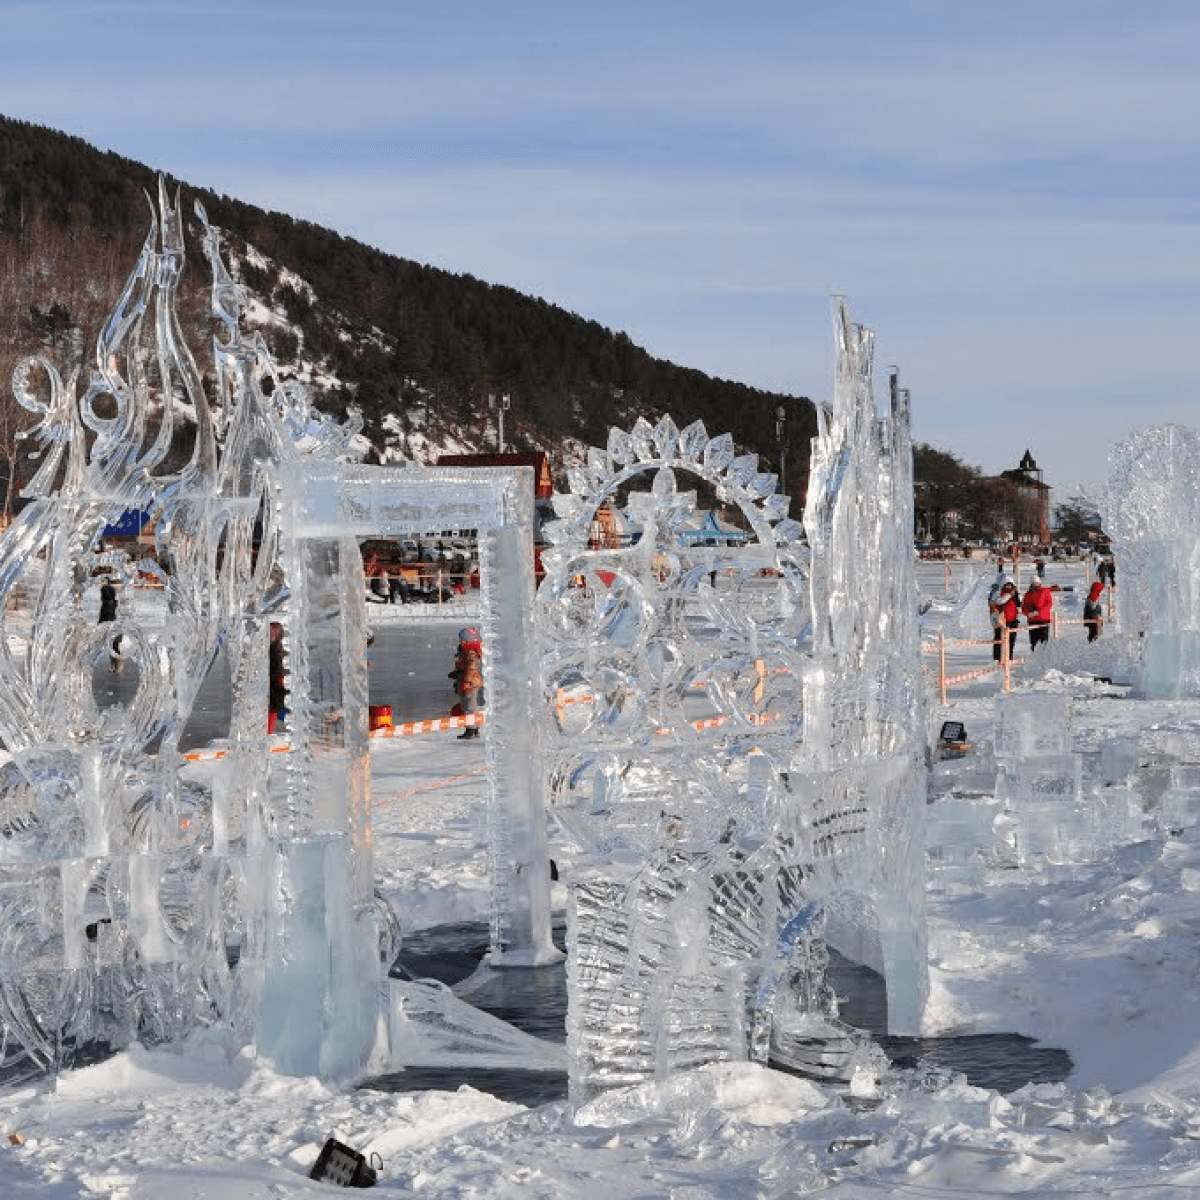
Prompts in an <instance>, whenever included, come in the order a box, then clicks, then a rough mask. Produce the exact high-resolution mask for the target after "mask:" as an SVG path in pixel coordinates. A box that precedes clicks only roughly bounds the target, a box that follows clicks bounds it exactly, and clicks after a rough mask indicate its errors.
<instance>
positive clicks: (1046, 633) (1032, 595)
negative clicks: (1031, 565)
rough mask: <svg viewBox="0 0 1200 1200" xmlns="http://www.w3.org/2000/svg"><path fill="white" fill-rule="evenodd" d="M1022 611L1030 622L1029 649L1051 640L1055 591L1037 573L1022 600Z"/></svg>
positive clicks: (1034, 648)
mask: <svg viewBox="0 0 1200 1200" xmlns="http://www.w3.org/2000/svg"><path fill="white" fill-rule="evenodd" d="M1021 611H1022V612H1023V613H1024V614H1025V619H1026V621H1027V622H1028V624H1029V649H1030V650H1031V651H1032V650H1036V649H1037V648H1038V647H1039V646H1040V645H1041V644H1042V643H1043V642H1048V641H1049V640H1050V622H1051V620H1053V616H1054V593H1053V592H1052V591H1051V590H1050V589H1049V588H1048V587H1046V585H1045V584H1044V583H1042V581H1041V580H1040V579H1039V578H1038V577H1037V576H1036V575H1035V576H1034V577H1033V582H1032V583H1031V584H1030V585H1029V591H1027V592H1026V593H1025V599H1024V600H1023V601H1021Z"/></svg>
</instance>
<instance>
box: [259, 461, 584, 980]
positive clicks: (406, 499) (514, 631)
mask: <svg viewBox="0 0 1200 1200" xmlns="http://www.w3.org/2000/svg"><path fill="white" fill-rule="evenodd" d="M282 486H283V496H284V513H285V515H284V521H283V524H284V528H285V531H286V532H285V537H284V547H285V549H284V566H285V573H286V575H287V577H288V579H289V580H292V581H295V586H296V587H299V588H303V589H304V591H305V596H304V602H303V603H302V604H296V603H295V601H293V603H292V607H293V608H294V609H296V610H297V611H300V610H303V611H304V612H305V613H306V615H305V616H304V617H302V620H303V621H304V622H305V625H304V627H303V628H302V629H301V630H300V631H299V633H298V637H297V639H296V642H297V653H298V656H299V661H298V663H297V669H299V670H300V671H301V673H302V676H303V678H304V679H305V680H306V686H307V687H308V688H309V690H310V693H311V701H312V702H311V703H310V704H309V706H308V708H309V719H308V722H307V724H306V725H305V727H304V729H303V730H302V731H301V735H300V737H299V746H298V748H297V750H296V752H295V753H296V754H297V761H296V763H295V769H296V771H297V772H298V777H297V781H296V791H297V796H302V795H311V796H312V801H311V803H312V819H313V821H314V823H315V824H314V828H316V829H319V830H320V831H321V832H322V833H324V832H334V833H338V832H341V831H344V833H345V836H346V837H347V839H348V852H349V853H350V855H351V856H352V862H353V869H352V871H351V874H350V878H351V879H352V881H353V883H352V886H353V896H352V900H353V904H354V905H355V906H356V907H358V908H362V907H364V906H369V905H370V902H371V887H372V872H371V869H370V821H369V807H370V801H369V794H368V783H367V780H368V765H369V757H368V754H367V745H368V740H367V735H366V730H367V688H366V676H365V663H364V659H363V644H364V642H363V638H364V635H365V630H364V629H363V622H364V621H365V608H364V605H363V602H362V564H361V560H360V559H359V557H358V551H357V539H360V538H364V537H378V536H381V535H382V536H395V537H404V536H421V535H422V534H427V533H428V531H429V530H430V529H431V528H437V529H442V528H451V527H453V528H460V529H476V530H477V531H478V537H479V554H480V603H481V609H482V617H481V620H480V624H481V626H482V633H483V643H484V656H483V676H484V690H485V694H486V695H487V720H486V724H485V726H484V739H485V746H486V749H485V753H486V756H487V765H488V789H489V790H488V834H487V836H488V857H489V866H490V872H491V910H492V911H491V956H490V961H491V964H492V965H493V966H506V967H507V966H538V965H541V964H543V963H549V962H553V961H558V960H559V959H560V958H561V954H560V952H559V951H558V950H557V949H556V948H555V946H554V943H553V940H552V937H551V925H550V874H549V871H550V867H549V856H548V850H547V845H546V829H545V821H546V815H545V804H544V801H543V795H542V766H541V749H540V746H541V743H540V738H539V736H538V729H537V725H536V722H535V721H534V719H533V716H534V694H535V687H536V683H535V680H536V661H537V660H536V655H535V645H536V641H535V636H534V629H533V625H532V612H533V561H534V557H533V491H534V489H533V479H532V471H531V469H530V468H529V467H512V468H502V467H487V468H461V467H460V468H445V467H438V468H420V467H406V468H404V469H396V468H384V467H368V466H362V465H358V464H350V463H337V462H329V461H323V462H320V463H316V462H314V463H312V464H311V465H306V466H305V469H304V470H303V471H301V472H297V473H295V474H294V475H293V476H292V478H291V479H290V480H286V481H284V482H283V485H282ZM331 570H332V571H334V572H337V573H339V578H340V580H341V582H340V583H338V584H336V585H334V584H331V583H330V582H328V579H329V572H330V571H331ZM351 610H353V611H352V612H351ZM339 681H340V682H339ZM330 688H332V691H330ZM331 731H332V733H331ZM330 736H332V737H333V739H334V741H333V744H332V745H331V744H330V743H329V740H328V739H329V738H330ZM331 751H332V752H333V753H334V758H333V760H332V765H331V761H330V759H329V753H330V752H331ZM331 769H332V770H333V775H334V776H336V779H335V778H334V777H333V776H331V775H330V771H331Z"/></svg>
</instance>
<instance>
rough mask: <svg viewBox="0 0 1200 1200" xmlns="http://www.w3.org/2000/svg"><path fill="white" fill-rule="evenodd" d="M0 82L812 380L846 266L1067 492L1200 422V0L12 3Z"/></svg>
mask: <svg viewBox="0 0 1200 1200" xmlns="http://www.w3.org/2000/svg"><path fill="white" fill-rule="evenodd" d="M0 112H3V113H4V114H5V115H7V116H10V117H17V118H20V119H22V120H29V121H34V122H37V123H39V124H44V125H48V126H51V127H53V128H56V129H62V130H64V131H66V132H68V133H71V134H75V135H77V136H79V137H82V138H83V139H85V140H86V141H88V142H91V143H93V144H95V145H96V146H98V147H100V148H102V149H106V150H113V151H115V152H117V153H119V154H122V155H124V156H126V157H129V158H133V159H137V160H138V161H141V162H144V163H146V164H148V165H150V166H152V167H156V168H160V169H163V170H166V171H169V172H171V173H172V174H174V175H176V176H178V177H179V178H181V179H183V180H186V181H189V182H192V183H195V184H197V185H200V186H204V187H209V188H212V189H214V190H216V191H219V192H224V193H226V194H229V195H233V196H236V197H238V198H239V199H242V200H245V201H247V202H250V203H253V204H258V205H261V206H263V207H266V208H271V209H276V210H279V211H283V212H287V213H290V214H292V215H295V216H298V217H303V218H306V219H309V220H312V221H316V222H318V223H320V224H322V225H327V226H329V227H331V228H333V229H335V230H337V231H338V232H339V233H342V234H345V235H348V236H352V237H356V238H359V239H361V240H362V241H364V242H367V243H369V244H371V245H374V246H378V247H380V248H382V249H384V250H387V251H389V252H392V253H395V254H398V255H401V256H403V257H406V258H412V259H416V260H418V261H420V262H426V263H430V264H432V265H434V266H438V267H442V268H445V269H447V270H451V271H455V272H468V273H470V274H472V275H475V276H476V277H478V278H481V279H485V280H488V281H489V282H493V283H502V284H506V285H508V286H511V287H514V288H517V289H518V290H520V291H522V292H527V293H530V294H533V295H537V296H541V297H543V298H545V299H546V300H548V301H550V302H552V303H555V304H559V305H561V306H563V307H564V308H567V309H569V310H570V311H572V312H576V313H579V314H580V315H582V316H585V317H588V318H590V319H594V320H597V321H599V322H600V323H601V324H604V325H606V326H608V327H610V328H612V329H620V330H624V331H626V332H627V333H628V334H629V336H630V337H631V338H633V340H634V341H635V342H637V343H639V344H640V345H643V346H645V347H646V349H647V350H649V351H650V352H651V353H652V354H655V355H658V356H660V357H663V358H668V359H671V360H673V361H675V362H678V363H681V364H684V365H687V366H691V367H696V368H698V369H700V370H702V371H705V372H707V373H709V374H712V375H716V376H720V377H722V378H726V379H736V380H739V381H742V382H745V383H749V384H752V385H755V386H759V387H763V388H770V389H777V390H782V391H785V392H790V393H793V394H803V395H808V396H811V397H812V398H814V399H824V398H827V397H828V394H829V390H830V387H831V382H832V372H833V366H832V349H831V338H830V332H829V328H830V320H829V310H830V297H831V296H832V295H833V294H835V293H842V294H845V295H847V296H849V297H850V302H851V307H852V311H853V312H854V314H855V317H856V318H857V319H858V320H860V321H862V322H863V323H864V324H867V325H869V326H871V327H872V328H874V329H875V330H876V333H877V392H878V394H879V396H880V398H881V400H882V398H883V397H884V395H885V394H886V390H887V388H886V374H887V368H888V367H889V366H890V365H892V364H895V365H897V366H898V367H899V369H900V373H901V379H902V381H903V382H904V383H905V384H906V385H907V386H908V387H909V388H910V389H911V392H912V396H913V407H914V417H915V425H916V435H917V437H918V438H920V439H922V440H928V441H932V442H934V443H935V444H936V445H939V446H941V447H943V448H945V449H948V450H952V451H954V452H955V453H957V454H959V455H960V456H961V457H962V458H964V459H965V460H966V461H967V462H971V463H976V464H978V465H980V466H982V467H983V468H984V469H986V470H989V471H991V470H1001V469H1003V468H1005V467H1009V466H1013V465H1015V464H1016V462H1017V460H1018V459H1019V458H1020V456H1021V454H1022V453H1023V452H1024V450H1025V449H1026V447H1028V448H1029V449H1031V450H1032V452H1033V454H1034V457H1035V458H1036V459H1037V460H1038V462H1039V465H1040V466H1041V467H1042V468H1043V470H1044V471H1045V476H1046V480H1047V482H1049V483H1051V484H1052V485H1054V487H1055V489H1056V493H1055V498H1056V499H1058V500H1064V499H1066V498H1067V497H1068V496H1069V495H1070V494H1072V493H1074V492H1075V491H1076V489H1077V486H1078V485H1079V484H1080V483H1083V484H1084V485H1088V486H1094V485H1096V484H1099V483H1101V482H1103V480H1104V478H1105V477H1106V475H1107V459H1108V453H1109V448H1110V446H1111V445H1112V443H1114V442H1115V441H1117V440H1119V439H1120V438H1122V437H1124V436H1126V435H1127V434H1128V433H1129V432H1131V431H1132V430H1133V429H1135V428H1137V427H1139V426H1141V425H1145V424H1150V423H1157V422H1162V421H1177V422H1181V423H1184V424H1190V425H1195V424H1197V423H1200V404H1198V403H1197V396H1198V395H1200V372H1198V370H1197V367H1196V365H1195V364H1193V363H1192V361H1191V359H1192V357H1193V353H1192V351H1193V347H1194V346H1195V345H1196V344H1197V335H1198V334H1200V5H1195V4H1193V3H1191V0H1186V2H1185V0H1180V2H1174V0H1157V2H1154V3H1150V4H1145V5H1139V6H1133V5H1129V4H1127V3H1124V2H1122V3H1110V2H1109V0H1051V2H1049V3H1048V2H1046V0H1038V2H1029V0H1009V2H1007V3H1005V4H1003V5H987V6H985V5H983V4H980V3H970V2H968V3H963V2H962V0H928V2H921V0H912V2H905V0H860V2H859V3H857V4H855V5H831V4H818V3H816V2H815V0H811V2H810V0H779V2H770V0H763V2H758V0H743V3H741V4H738V5H733V4H729V3H709V2H708V0H691V2H689V3H683V2H682V0H665V2H655V0H637V2H632V0H629V2H627V0H609V2H608V3H606V4H604V5H602V6H599V5H593V4H584V3H573V2H572V0H558V2H557V3H548V2H545V3H544V2H542V0H515V2H510V3H508V4H504V5H500V4H496V3H486V2H485V0H438V3H436V4H430V3H423V4H413V3H409V2H408V0H342V2H341V3H338V4H333V3H323V4H316V3H307V2H305V0H295V2H293V3H288V4H283V3H279V2H277V0H265V2H258V3H256V2H255V0H250V3H246V4H243V3H236V4H235V3H228V2H227V0H212V2H210V3H203V4H201V3H192V2H190V0H105V2H103V3H101V2H96V3H91V2H87V3H85V2H82V0H80V2H76V3H63V2H58V0H36V2H34V3H25V2H24V0H3V3H2V4H0ZM710 432H713V433H716V432H720V431H718V430H711V431H710Z"/></svg>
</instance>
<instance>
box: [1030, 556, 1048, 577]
mask: <svg viewBox="0 0 1200 1200" xmlns="http://www.w3.org/2000/svg"><path fill="white" fill-rule="evenodd" d="M1033 570H1034V574H1035V575H1037V577H1038V579H1039V580H1041V582H1042V583H1045V582H1046V560H1045V559H1044V558H1035V559H1034V560H1033Z"/></svg>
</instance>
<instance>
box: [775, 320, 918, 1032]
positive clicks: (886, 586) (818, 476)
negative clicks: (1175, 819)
mask: <svg viewBox="0 0 1200 1200" xmlns="http://www.w3.org/2000/svg"><path fill="white" fill-rule="evenodd" d="M833 329H834V343H835V348H836V351H837V358H836V374H835V380H834V397H833V403H832V406H831V407H830V408H829V409H828V410H825V409H819V410H818V414H817V415H818V426H817V430H818V432H817V437H816V438H815V439H814V440H813V449H812V458H811V461H810V464H809V485H808V497H807V501H806V504H805V509H804V529H805V532H806V533H807V535H808V542H809V545H810V547H811V550H812V565H811V589H812V609H813V615H814V623H813V643H812V651H811V664H810V666H809V669H808V670H807V672H806V675H805V688H804V709H805V724H804V741H803V749H802V753H801V756H800V758H799V760H798V763H797V765H798V766H799V767H800V768H801V770H802V772H803V773H804V774H806V775H807V776H808V778H809V779H810V780H811V781H812V782H811V784H810V786H813V787H814V796H813V801H812V805H813V806H812V808H811V809H810V811H811V812H812V814H813V818H812V819H813V820H814V821H817V822H820V823H821V824H822V825H823V826H824V828H825V829H826V830H827V831H828V833H827V836H826V837H825V839H824V840H823V841H821V842H820V843H819V845H820V847H821V853H820V855H819V857H818V858H817V860H816V863H815V867H816V872H815V878H814V881H813V891H814V893H816V894H823V895H824V896H825V898H826V901H827V905H828V907H829V918H828V921H829V939H830V942H831V944H833V945H835V946H836V947H837V948H838V949H841V950H842V951H843V953H846V954H847V955H848V956H849V957H851V958H854V959H856V960H857V961H859V962H865V963H868V964H869V965H872V966H875V967H877V968H878V969H879V970H880V971H881V972H882V974H883V975H884V977H885V979H886V981H887V994H888V1027H889V1029H890V1030H891V1032H893V1033H900V1034H916V1033H918V1032H919V1030H920V1024H921V1017H922V1014H923V1011H924V1007H925V999H926V996H927V993H928V968H927V961H926V943H925V872H924V862H925V805H926V798H927V790H928V778H927V771H926V766H925V746H926V731H925V689H924V683H923V680H922V678H921V663H920V641H919V633H918V628H917V586H916V567H915V560H914V554H913V483H912V433H911V418H910V400H909V395H908V392H907V390H906V389H904V388H901V387H899V384H898V379H897V376H896V374H895V373H893V374H892V376H891V381H890V382H891V386H890V411H889V413H888V414H887V415H886V416H884V417H878V416H877V415H876V409H875V399H874V392H873V369H874V334H873V333H872V332H871V330H869V329H866V328H864V327H863V326H861V325H858V324H855V323H854V322H853V321H852V320H851V319H850V311H849V307H848V305H847V303H846V301H845V300H844V299H843V298H838V299H837V300H836V301H835V303H834V310H833ZM822 781H823V782H822Z"/></svg>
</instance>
